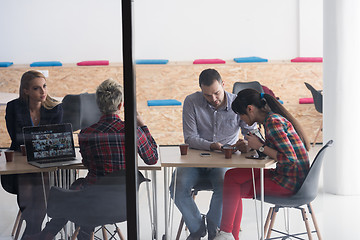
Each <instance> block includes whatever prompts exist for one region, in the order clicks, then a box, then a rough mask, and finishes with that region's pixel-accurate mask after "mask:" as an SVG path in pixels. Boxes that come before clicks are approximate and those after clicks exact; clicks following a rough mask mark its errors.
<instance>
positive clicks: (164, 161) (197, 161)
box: [160, 146, 275, 240]
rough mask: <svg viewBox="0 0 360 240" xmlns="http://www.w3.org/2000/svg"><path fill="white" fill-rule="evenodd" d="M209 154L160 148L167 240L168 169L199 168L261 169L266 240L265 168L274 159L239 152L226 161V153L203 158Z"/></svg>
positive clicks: (262, 227) (262, 234)
mask: <svg viewBox="0 0 360 240" xmlns="http://www.w3.org/2000/svg"><path fill="white" fill-rule="evenodd" d="M202 152H209V151H204V150H197V149H188V154H187V155H180V149H179V147H178V146H160V159H161V166H162V167H164V193H165V194H164V202H165V204H164V205H165V206H164V207H165V235H164V237H165V239H166V240H169V239H170V236H169V229H168V225H169V224H168V222H169V177H170V176H168V173H167V172H168V171H167V168H168V167H199V168H259V169H260V185H261V186H260V189H261V190H260V198H261V214H260V215H261V240H263V239H264V168H267V167H270V166H272V165H273V164H274V163H275V160H273V159H268V158H267V159H263V160H256V159H248V158H245V156H247V155H249V154H250V153H249V154H241V153H240V152H239V151H238V152H236V153H234V154H233V155H232V158H231V159H226V158H225V155H224V153H222V152H216V151H211V152H209V153H210V154H211V156H209V157H201V156H200V153H202Z"/></svg>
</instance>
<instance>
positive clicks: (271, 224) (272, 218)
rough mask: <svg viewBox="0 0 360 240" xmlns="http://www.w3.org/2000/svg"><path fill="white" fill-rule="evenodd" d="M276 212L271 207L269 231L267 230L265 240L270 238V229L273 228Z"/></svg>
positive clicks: (276, 210) (275, 209) (276, 209)
mask: <svg viewBox="0 0 360 240" xmlns="http://www.w3.org/2000/svg"><path fill="white" fill-rule="evenodd" d="M278 211H279V209H278V208H276V207H273V212H272V216H271V222H270V226H269V230H268V233H267V235H266V238H270V236H271V232H272V228H273V227H274V224H275V219H276V214H277V212H278Z"/></svg>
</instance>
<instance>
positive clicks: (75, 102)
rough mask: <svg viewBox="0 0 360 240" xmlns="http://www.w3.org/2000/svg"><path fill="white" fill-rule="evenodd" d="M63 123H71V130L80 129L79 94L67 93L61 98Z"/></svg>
mask: <svg viewBox="0 0 360 240" xmlns="http://www.w3.org/2000/svg"><path fill="white" fill-rule="evenodd" d="M62 107H63V123H71V125H72V128H73V131H77V130H79V129H80V95H73V94H69V95H66V96H65V97H64V98H63V100H62Z"/></svg>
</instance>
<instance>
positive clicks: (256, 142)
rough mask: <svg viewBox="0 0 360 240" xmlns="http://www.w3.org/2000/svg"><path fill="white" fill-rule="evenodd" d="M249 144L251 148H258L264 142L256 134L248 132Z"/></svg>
mask: <svg viewBox="0 0 360 240" xmlns="http://www.w3.org/2000/svg"><path fill="white" fill-rule="evenodd" d="M247 141H248V145H249V147H250V148H252V149H255V150H258V149H259V148H260V147H261V146H262V145H264V143H263V142H262V141H261V140H260V138H258V137H257V136H256V135H254V134H252V133H248V136H247Z"/></svg>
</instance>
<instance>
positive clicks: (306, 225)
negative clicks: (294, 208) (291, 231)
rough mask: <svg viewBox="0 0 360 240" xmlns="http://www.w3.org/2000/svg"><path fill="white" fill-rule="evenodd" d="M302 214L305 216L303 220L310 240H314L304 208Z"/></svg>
mask: <svg viewBox="0 0 360 240" xmlns="http://www.w3.org/2000/svg"><path fill="white" fill-rule="evenodd" d="M301 213H302V216H303V220H304V222H305V227H306V231H307V234H308V236H309V240H312V236H311V229H310V226H309V221H308V220H309V219H308V217H307V215H306V210H305V209H304V208H301Z"/></svg>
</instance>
